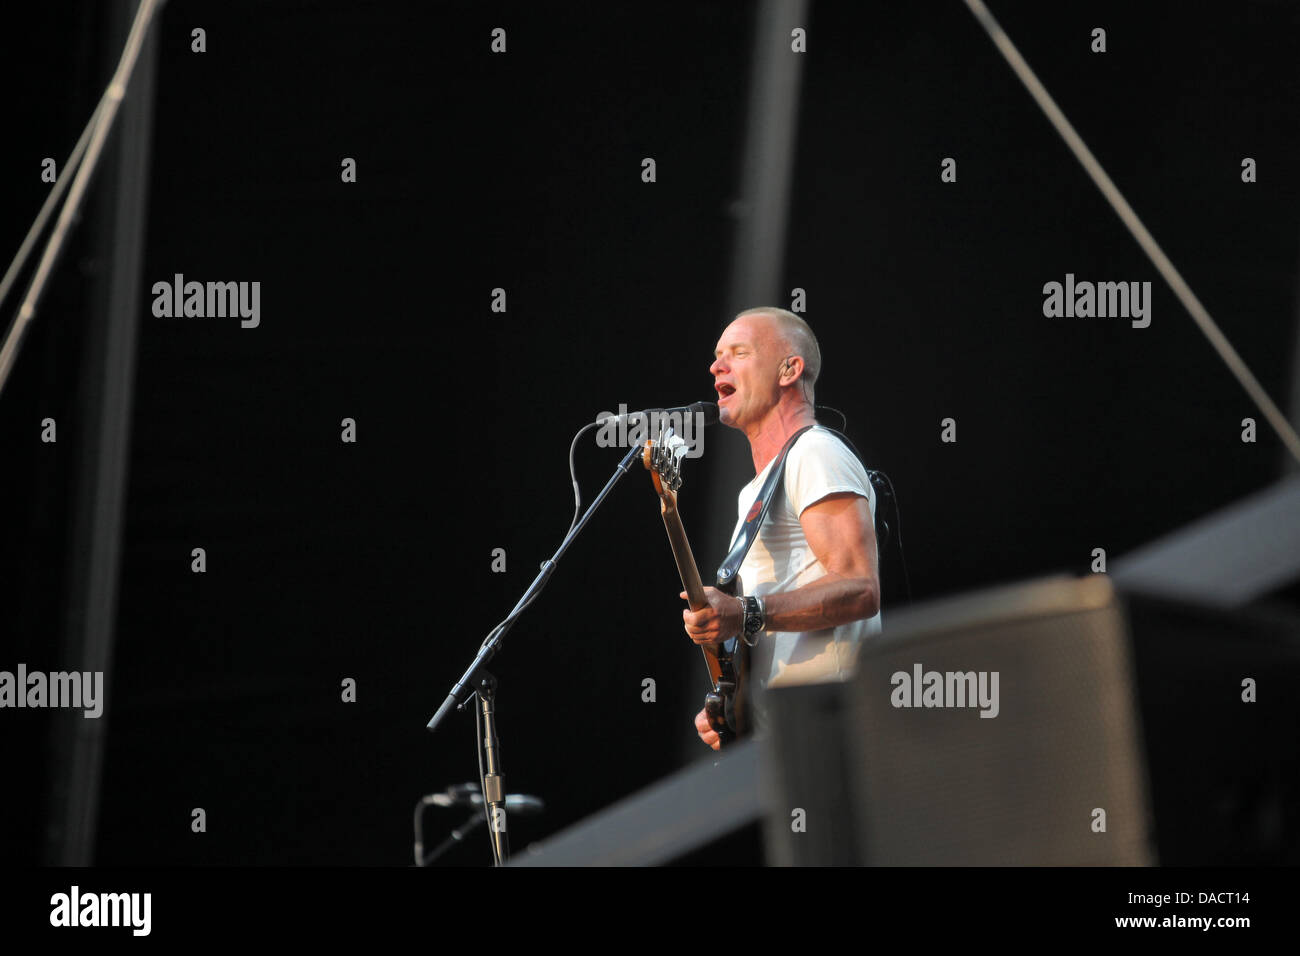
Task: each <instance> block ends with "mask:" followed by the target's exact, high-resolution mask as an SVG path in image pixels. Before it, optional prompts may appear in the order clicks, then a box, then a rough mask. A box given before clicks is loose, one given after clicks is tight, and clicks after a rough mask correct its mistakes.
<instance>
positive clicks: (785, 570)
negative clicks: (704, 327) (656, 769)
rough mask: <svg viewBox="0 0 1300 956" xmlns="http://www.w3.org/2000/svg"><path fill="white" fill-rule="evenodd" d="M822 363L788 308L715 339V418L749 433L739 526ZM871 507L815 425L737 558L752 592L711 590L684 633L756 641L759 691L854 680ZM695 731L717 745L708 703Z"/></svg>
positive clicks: (867, 621) (866, 601) (866, 618)
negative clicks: (750, 471)
mask: <svg viewBox="0 0 1300 956" xmlns="http://www.w3.org/2000/svg"><path fill="white" fill-rule="evenodd" d="M821 364H822V363H821V350H820V348H819V347H818V345H817V339H816V337H815V336H814V335H813V333H812V330H811V329H810V328H809V327H808V324H807V323H806V322H804V320H803V319H801V318H799V316H797V315H795V314H794V313H793V312H787V311H785V310H784V309H773V308H760V309H751V310H749V311H746V312H742V313H741V314H740V315H739V316H737V317H736V319H735V321H733V322H732V323H731V324H730V325H729V326H727V328H726V329H725V330H724V331H723V333H722V337H721V338H720V339H719V340H718V346H717V349H716V350H715V351H714V361H713V365H712V366H710V368H709V372H710V374H712V376H713V382H714V388H715V389H716V390H717V393H718V411H719V420H720V421H721V422H722V423H723V424H724V425H729V426H730V427H732V428H736V429H739V430H740V431H742V432H744V433H745V437H746V438H748V439H749V450H750V454H751V455H752V456H753V459H754V471H755V472H756V475H755V477H754V480H753V481H751V482H750V483H749V484H748V485H746V486H745V487H744V488H742V489H741V491H740V498H739V511H740V521H739V522H737V525H736V534H738V533H739V531H740V527H741V525H742V524H743V523H744V520H745V515H746V514H747V512H748V511H749V508H750V506H751V505H752V504H753V502H754V500H755V498H756V497H757V496H758V493H759V489H760V488H761V487H762V485H763V481H764V479H765V478H766V477H767V473H768V470H769V469H770V468H771V466H772V464H773V462H774V461H775V459H776V457H777V456H778V454H779V453H780V451H781V449H782V448H783V447H784V446H785V443H786V441H787V440H788V439H789V438H790V436H791V435H793V434H794V433H795V432H797V431H799V430H800V429H801V428H804V427H805V426H808V425H813V424H815V422H816V418H815V416H814V413H813V408H814V405H813V388H814V386H815V385H816V383H817V378H818V376H819V374H820V373H821ZM875 508H876V502H875V493H874V492H873V491H872V488H871V482H870V480H869V479H868V477H867V473H866V469H865V468H864V467H863V465H862V463H861V462H860V461H858V459H857V456H856V455H854V453H853V452H852V451H851V450H850V449H849V448H848V447H847V446H846V445H845V444H844V442H842V441H841V440H840V439H839V438H837V437H836V436H835V435H834V434H832V433H831V432H830V431H828V430H826V429H824V428H821V427H816V428H812V429H810V430H809V431H807V432H806V433H804V434H803V435H802V436H801V437H800V438H799V439H798V441H796V442H795V445H794V447H793V448H792V449H791V450H790V452H789V454H788V455H787V457H786V461H785V475H784V480H783V482H782V486H781V488H779V489H778V492H777V494H776V496H775V498H774V499H773V501H772V504H771V508H770V510H769V511H768V514H767V517H766V519H765V520H764V521H763V524H762V527H761V529H760V531H759V534H758V538H757V540H755V542H754V544H753V546H752V547H751V548H750V550H749V553H748V554H747V555H746V556H745V561H744V563H743V564H742V565H741V569H740V578H741V583H742V585H743V589H744V590H743V593H744V594H745V595H746V597H739V598H737V597H732V596H730V595H728V594H725V593H724V592H722V591H719V590H717V589H716V588H705V589H704V591H705V594H706V595H707V597H708V599H709V606H708V607H706V608H702V609H701V610H699V611H691V610H689V609H688V610H686V611H683V612H682V619H683V620H684V622H685V625H686V633H687V634H689V635H690V637H691V640H693V641H694V642H695V643H697V644H711V643H717V642H721V641H725V640H728V639H729V638H731V637H735V636H737V635H740V636H741V638H742V639H743V640H745V642H746V643H747V644H749V645H750V646H751V647H752V648H753V657H752V663H751V674H752V679H753V680H754V681H756V682H757V683H758V685H759V688H764V687H774V686H778V685H779V684H781V683H804V682H807V681H816V680H835V679H843V678H845V677H847V676H848V674H849V671H850V669H851V668H852V665H853V659H854V655H855V653H856V650H857V644H858V642H859V641H861V640H862V639H863V638H864V637H866V636H867V635H869V634H873V633H876V632H878V631H879V630H880V575H879V570H878V567H877V564H878V556H877V554H876V533H875V521H874V516H875ZM734 538H735V535H734V534H733V540H734ZM681 596H682V597H683V598H684V597H685V596H686V594H685V592H683V593H682V595H681ZM747 612H748V613H747ZM742 631H743V633H742ZM695 728H696V730H697V731H698V732H699V735H700V739H701V740H703V741H704V742H705V743H706V744H708V745H709V746H710V747H712V748H713V749H714V750H717V749H718V748H719V747H720V745H721V744H720V740H719V737H718V734H717V732H715V731H714V730H713V729H712V728H711V727H710V725H709V720H708V717H707V715H706V714H705V712H704V711H700V713H699V714H697V715H696V717H695Z"/></svg>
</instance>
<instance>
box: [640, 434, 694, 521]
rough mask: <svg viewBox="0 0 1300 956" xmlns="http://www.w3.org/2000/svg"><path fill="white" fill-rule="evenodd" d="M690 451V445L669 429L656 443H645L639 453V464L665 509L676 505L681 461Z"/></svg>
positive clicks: (680, 484) (680, 477)
mask: <svg viewBox="0 0 1300 956" xmlns="http://www.w3.org/2000/svg"><path fill="white" fill-rule="evenodd" d="M690 450H691V447H690V445H688V444H687V443H686V441H685V440H684V439H683V438H681V437H680V436H678V435H676V434H674V433H673V430H672V428H671V427H669V428H667V429H665V430H664V431H663V432H662V433H661V434H660V436H659V439H658V441H647V442H646V443H645V448H644V450H643V451H642V452H641V464H643V465H644V466H645V467H646V470H647V471H649V472H650V480H651V481H653V482H654V486H655V492H656V493H657V494H658V495H659V497H660V499H661V500H662V502H663V506H664V508H665V509H666V508H670V507H675V506H676V504H677V489H678V488H680V487H681V486H682V459H683V458H685V457H686V453H687V452H689V451H690Z"/></svg>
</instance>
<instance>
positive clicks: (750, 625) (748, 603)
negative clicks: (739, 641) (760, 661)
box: [740, 594, 767, 647]
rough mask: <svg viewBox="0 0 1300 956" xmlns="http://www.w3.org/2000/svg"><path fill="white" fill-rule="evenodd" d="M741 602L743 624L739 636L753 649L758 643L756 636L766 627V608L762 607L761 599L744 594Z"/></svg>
mask: <svg viewBox="0 0 1300 956" xmlns="http://www.w3.org/2000/svg"><path fill="white" fill-rule="evenodd" d="M741 600H742V601H744V602H745V623H744V626H743V627H742V628H741V630H740V636H741V637H742V638H743V639H744V641H745V643H746V644H748V645H749V646H750V647H753V646H754V645H755V644H756V643H758V635H759V634H760V633H761V632H762V630H763V628H764V627H766V626H767V608H765V607H764V606H763V599H762V598H761V597H754V596H753V595H751V594H746V595H745V596H744V597H742V598H741Z"/></svg>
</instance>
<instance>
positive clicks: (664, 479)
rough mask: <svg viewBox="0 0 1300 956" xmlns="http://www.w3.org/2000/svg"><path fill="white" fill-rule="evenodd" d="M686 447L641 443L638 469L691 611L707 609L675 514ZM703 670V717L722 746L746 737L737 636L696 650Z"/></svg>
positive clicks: (743, 647)
mask: <svg viewBox="0 0 1300 956" xmlns="http://www.w3.org/2000/svg"><path fill="white" fill-rule="evenodd" d="M686 450H687V449H686V443H685V442H683V441H682V440H681V439H680V438H677V437H676V436H674V435H673V434H672V431H671V429H670V430H669V431H668V433H667V434H666V435H665V436H661V438H660V440H659V441H658V442H652V441H648V442H646V443H645V451H644V452H643V454H642V464H644V465H645V467H646V468H647V469H648V470H649V472H650V478H651V480H652V481H653V482H654V486H655V492H656V493H657V494H658V495H659V506H660V512H661V513H662V515H663V519H664V529H665V530H666V531H667V532H668V543H669V544H670V545H671V546H672V550H673V559H674V560H675V561H676V562H677V572H678V574H679V575H680V576H681V579H682V588H683V590H685V591H686V603H687V604H689V605H690V608H691V610H692V611H699V610H702V609H703V608H706V607H708V606H709V601H708V598H706V597H705V596H704V583H703V582H702V581H701V580H700V569H699V567H698V566H697V565H696V564H695V555H694V554H693V553H692V552H691V543H690V541H688V540H687V538H686V529H685V528H684V527H683V526H682V519H681V515H680V514H679V513H678V511H677V489H678V488H680V487H681V460H682V458H683V457H684V455H685V453H686ZM719 590H723V591H725V592H726V593H728V594H735V595H736V596H739V581H738V580H733V581H732V582H731V586H730V587H722V588H719ZM700 651H701V652H702V653H703V655H704V665H705V667H706V668H707V670H708V672H709V682H710V684H711V685H712V689H711V690H710V691H709V693H708V695H707V696H706V697H705V698H704V712H705V713H706V714H707V715H708V718H709V723H710V725H711V726H712V727H713V729H714V730H715V731H717V733H718V736H719V738H721V741H722V746H724V747H725V746H726V745H727V744H729V743H731V742H732V741H734V740H735V739H736V738H737V737H742V736H744V735H745V734H746V733H748V732H749V714H748V708H747V706H746V693H745V691H746V681H747V680H748V677H749V673H748V671H749V645H748V644H746V643H745V642H744V641H742V640H740V638H738V637H733V638H731V639H730V640H728V641H723V642H722V643H720V644H708V645H701V646H700Z"/></svg>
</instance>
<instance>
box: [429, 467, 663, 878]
mask: <svg viewBox="0 0 1300 956" xmlns="http://www.w3.org/2000/svg"><path fill="white" fill-rule="evenodd" d="M643 448H644V445H641V444H637V445H635V446H633V447H632V448H629V449H628V452H627V454H626V455H624V456H623V460H622V461H620V462H619V463H618V467H617V468H616V469H614V474H613V475H611V476H610V479H609V481H607V482H605V487H604V488H602V489H601V491H600V494H598V495H597V496H596V498H595V500H594V501H592V503H591V504H590V505H589V506H588V507H587V510H586V511H585V512H584V513H583V515H582V517H581V518H579V519H578V521H577V523H576V524H574V526H573V527H572V528H570V529H569V533H568V534H566V535H565V536H564V541H562V542H561V543H560V547H559V549H558V550H557V551H556V552H555V554H553V555H551V557H550V559H549V560H547V561H543V562H542V569H541V571H539V572H538V574H537V577H535V578H533V583H532V584H530V585H528V589H527V590H526V591H524V596H523V597H521V598H520V599H519V603H518V604H516V605H515V606H514V610H512V611H511V612H510V614H509V615H508V616H507V617H506V619H505V620H504V621H502V622H501V623H500V624H498V625H497V626H496V628H495V629H493V631H492V633H491V634H489V635H488V636H487V639H486V640H485V641H484V642H483V644H482V646H480V647H479V649H478V654H477V655H476V656H475V657H474V660H473V662H472V663H471V664H470V665H469V667H467V668H466V669H465V673H464V674H462V675H461V678H460V680H458V681H457V682H456V684H455V686H454V687H452V689H451V692H450V693H449V694H447V699H446V700H444V701H443V702H442V706H441V707H439V708H438V712H437V713H436V714H434V715H433V719H432V720H430V721H429V723H428V725H427V727H428V729H429V730H430V731H433V730H436V729H437V727H438V725H439V724H440V723H442V721H443V719H444V718H445V717H446V716H447V714H449V713H450V712H451V710H452V708H453V707H454V708H456V709H457V710H464V709H465V708H466V707H467V706H468V705H469V702H470V701H471V700H472V699H473V698H474V697H475V696H478V697H479V698H480V700H481V702H482V714H483V716H484V717H485V718H486V719H487V721H488V725H487V728H486V736H487V740H488V745H487V748H488V773H487V776H486V782H487V783H489V784H490V789H491V791H492V792H491V793H488V792H484V794H483V800H484V804H485V806H486V807H487V808H488V813H489V818H488V819H489V823H491V824H493V826H492V830H493V833H492V847H493V855H494V856H495V857H496V863H497V865H498V866H501V865H503V864H504V863H505V861H506V856H507V855H508V854H509V847H508V846H507V844H506V839H505V784H504V776H503V775H502V771H501V760H500V745H499V743H498V742H497V740H496V721H495V719H494V713H493V706H494V703H495V699H496V689H495V685H496V680H495V679H494V678H493V677H492V675H491V674H489V673H487V671H485V670H483V668H484V665H486V664H487V662H488V661H490V660H492V658H493V657H495V656H496V653H497V652H498V651H499V650H501V647H502V640H503V638H504V637H505V636H506V634H507V633H508V632H509V631H510V628H512V627H514V624H515V621H517V620H518V619H519V616H520V615H521V614H522V613H523V612H524V610H525V609H526V608H527V607H528V606H529V605H530V604H532V603H533V601H535V600H537V596H538V595H539V594H541V592H542V589H543V588H545V587H546V583H547V582H548V581H549V580H550V579H551V575H552V574H554V573H555V568H556V566H557V565H558V564H559V563H560V559H561V558H563V557H564V553H565V552H566V551H568V550H569V545H571V544H573V542H574V540H575V539H576V538H577V537H578V535H579V534H581V533H582V529H583V528H585V527H586V526H587V521H588V520H589V519H590V518H591V516H592V515H593V514H595V512H596V509H597V508H599V507H600V506H601V504H603V503H604V501H605V498H606V497H608V495H609V493H610V492H611V491H612V490H613V489H614V486H615V485H616V484H618V480H619V479H620V478H622V477H623V476H624V475H626V474H627V473H628V471H629V470H631V468H632V463H633V462H635V461H636V460H637V459H638V458H640V457H641V455H642V450H643ZM471 687H472V688H474V689H473V690H470V688H471ZM467 691H469V692H468V693H467ZM475 745H476V746H481V745H482V744H481V742H476V744H475ZM494 815H495V816H494ZM498 822H499V823H500V827H499V829H498V827H497V826H496V823H498Z"/></svg>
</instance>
